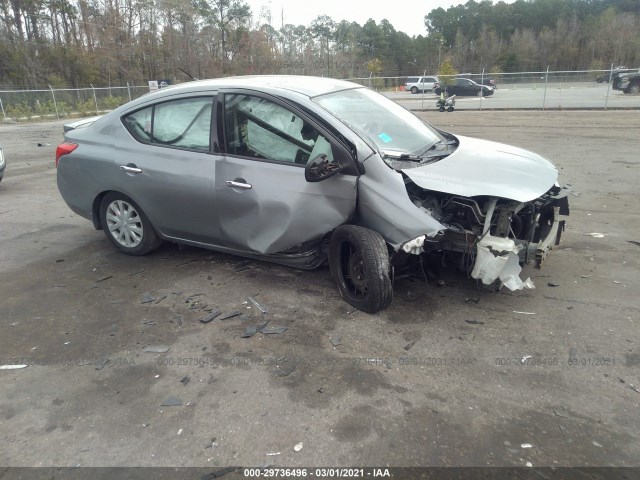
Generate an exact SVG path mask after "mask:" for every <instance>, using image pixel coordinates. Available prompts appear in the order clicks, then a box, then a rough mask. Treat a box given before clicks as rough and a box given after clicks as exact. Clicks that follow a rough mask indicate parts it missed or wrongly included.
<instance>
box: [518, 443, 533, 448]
mask: <svg viewBox="0 0 640 480" xmlns="http://www.w3.org/2000/svg"><path fill="white" fill-rule="evenodd" d="M531 447H532V445H531V444H530V443H523V444H522V445H520V448H531Z"/></svg>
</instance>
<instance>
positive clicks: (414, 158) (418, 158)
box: [383, 153, 423, 162]
mask: <svg viewBox="0 0 640 480" xmlns="http://www.w3.org/2000/svg"><path fill="white" fill-rule="evenodd" d="M383 155H384V158H392V159H394V160H404V161H407V162H421V161H422V160H423V157H421V156H418V155H411V154H410V153H400V154H392V153H383Z"/></svg>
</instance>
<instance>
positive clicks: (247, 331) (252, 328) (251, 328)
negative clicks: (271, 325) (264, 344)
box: [240, 325, 258, 338]
mask: <svg viewBox="0 0 640 480" xmlns="http://www.w3.org/2000/svg"><path fill="white" fill-rule="evenodd" d="M256 333H258V327H256V326H254V325H250V326H248V327H247V328H246V329H245V331H244V332H243V333H242V335H240V338H251V337H253V336H254V335H255V334H256Z"/></svg>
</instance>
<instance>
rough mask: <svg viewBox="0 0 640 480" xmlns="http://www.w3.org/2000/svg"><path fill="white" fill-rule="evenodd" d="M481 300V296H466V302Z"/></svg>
mask: <svg viewBox="0 0 640 480" xmlns="http://www.w3.org/2000/svg"><path fill="white" fill-rule="evenodd" d="M479 301H480V297H469V298H465V300H464V303H478V302H479Z"/></svg>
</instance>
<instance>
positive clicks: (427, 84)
mask: <svg viewBox="0 0 640 480" xmlns="http://www.w3.org/2000/svg"><path fill="white" fill-rule="evenodd" d="M438 82H439V80H438V77H407V83H405V84H404V88H405V90H406V91H407V92H411V93H414V94H415V93H419V92H426V91H427V90H429V91H431V90H433V85H434V84H435V83H438Z"/></svg>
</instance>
